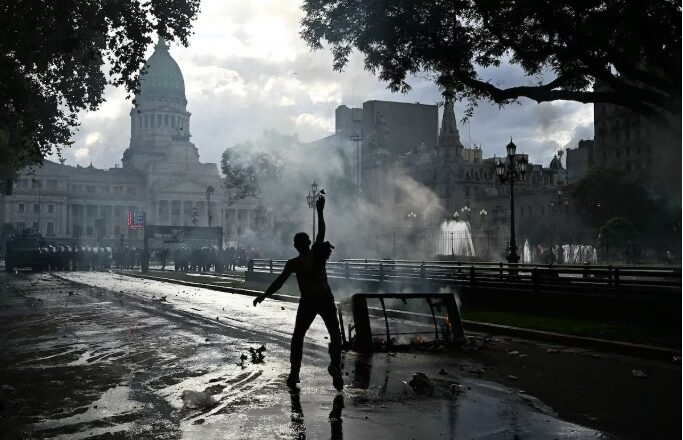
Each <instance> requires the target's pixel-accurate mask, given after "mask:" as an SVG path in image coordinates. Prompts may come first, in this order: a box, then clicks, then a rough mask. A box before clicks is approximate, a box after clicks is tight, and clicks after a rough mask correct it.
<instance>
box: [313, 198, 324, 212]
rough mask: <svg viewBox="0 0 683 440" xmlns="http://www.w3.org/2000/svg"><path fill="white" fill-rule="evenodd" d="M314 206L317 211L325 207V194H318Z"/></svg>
mask: <svg viewBox="0 0 683 440" xmlns="http://www.w3.org/2000/svg"><path fill="white" fill-rule="evenodd" d="M315 207H316V209H317V210H318V211H322V210H323V209H325V196H322V195H321V196H318V200H316V202H315Z"/></svg>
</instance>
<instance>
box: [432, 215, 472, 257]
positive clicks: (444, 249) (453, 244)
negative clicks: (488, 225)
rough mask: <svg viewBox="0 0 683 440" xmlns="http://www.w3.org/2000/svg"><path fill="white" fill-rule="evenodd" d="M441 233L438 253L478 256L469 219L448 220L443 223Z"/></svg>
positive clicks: (437, 245)
mask: <svg viewBox="0 0 683 440" xmlns="http://www.w3.org/2000/svg"><path fill="white" fill-rule="evenodd" d="M440 233H441V236H440V237H439V239H438V240H437V242H436V254H437V255H456V256H466V257H474V256H476V253H475V251H474V244H473V243H472V234H471V232H470V223H469V222H468V221H458V220H446V221H444V222H443V223H441V228H440Z"/></svg>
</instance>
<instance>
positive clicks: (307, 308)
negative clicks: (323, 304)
mask: <svg viewBox="0 0 683 440" xmlns="http://www.w3.org/2000/svg"><path fill="white" fill-rule="evenodd" d="M315 315H316V309H315V305H314V304H313V303H312V302H311V301H305V300H300V301H299V308H298V310H297V311H296V323H295V324H294V334H292V351H291V354H290V358H289V359H290V362H291V371H290V373H289V379H287V385H289V386H290V387H293V386H294V384H295V383H296V382H299V370H300V369H301V358H302V357H303V350H304V336H306V332H307V331H308V328H309V327H310V326H311V324H312V323H313V320H314V319H315Z"/></svg>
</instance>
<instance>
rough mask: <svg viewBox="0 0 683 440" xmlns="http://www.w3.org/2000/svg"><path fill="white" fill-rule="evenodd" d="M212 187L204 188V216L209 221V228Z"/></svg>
mask: <svg viewBox="0 0 683 440" xmlns="http://www.w3.org/2000/svg"><path fill="white" fill-rule="evenodd" d="M213 192H214V189H213V186H211V185H209V186H207V187H206V214H207V217H206V218H207V219H208V221H209V227H211V194H213Z"/></svg>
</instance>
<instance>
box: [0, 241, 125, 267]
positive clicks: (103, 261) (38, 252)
mask: <svg viewBox="0 0 683 440" xmlns="http://www.w3.org/2000/svg"><path fill="white" fill-rule="evenodd" d="M111 261H112V259H111V248H106V247H91V246H53V245H47V246H44V247H39V248H24V249H21V248H19V249H17V248H11V247H9V248H8V250H7V255H6V256H5V270H7V271H8V272H9V271H12V270H15V269H22V268H31V269H32V270H33V271H46V270H48V271H49V270H100V269H109V268H110V267H111Z"/></svg>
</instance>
